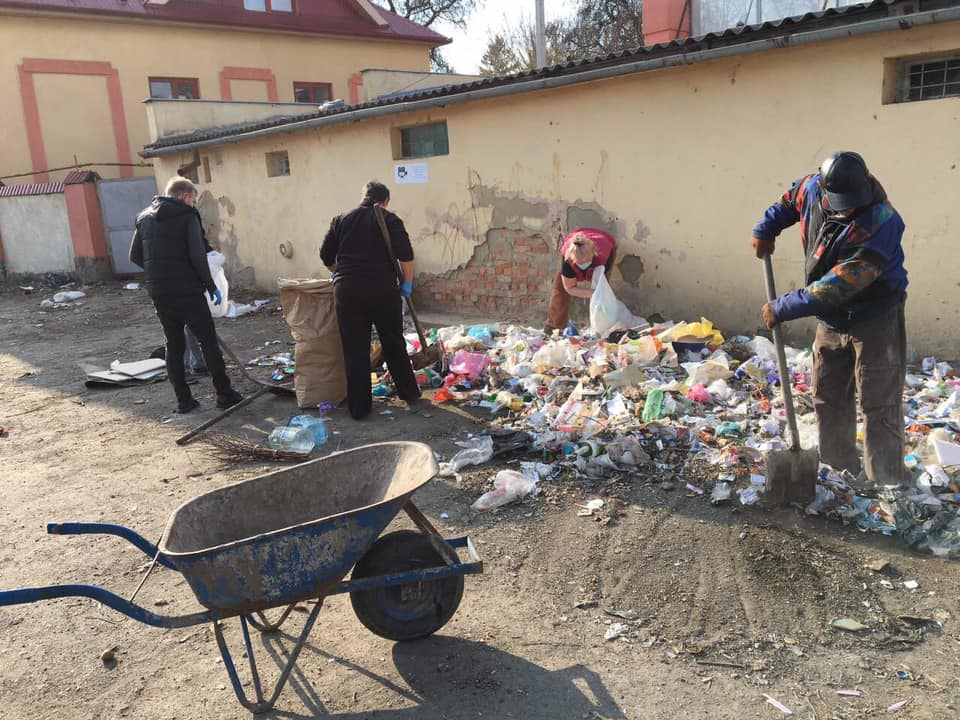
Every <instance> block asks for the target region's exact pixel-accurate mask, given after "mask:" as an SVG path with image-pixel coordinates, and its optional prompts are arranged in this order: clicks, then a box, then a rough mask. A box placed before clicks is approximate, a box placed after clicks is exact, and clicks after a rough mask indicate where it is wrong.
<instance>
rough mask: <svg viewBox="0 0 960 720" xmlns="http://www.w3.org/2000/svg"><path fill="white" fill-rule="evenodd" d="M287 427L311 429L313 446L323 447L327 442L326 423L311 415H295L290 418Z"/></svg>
mask: <svg viewBox="0 0 960 720" xmlns="http://www.w3.org/2000/svg"><path fill="white" fill-rule="evenodd" d="M287 427H302V428H311V429H312V430H313V441H314V444H315V445H323V444H324V443H325V442H327V438H328V437H329V434H328V432H327V423H326V421H325V420H324V419H323V418H316V417H313V415H297V416H296V417H292V418H290V422H288V423H287Z"/></svg>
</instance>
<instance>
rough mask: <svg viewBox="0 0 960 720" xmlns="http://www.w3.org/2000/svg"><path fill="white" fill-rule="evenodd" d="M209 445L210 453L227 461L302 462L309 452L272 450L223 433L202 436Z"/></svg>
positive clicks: (308, 455)
mask: <svg viewBox="0 0 960 720" xmlns="http://www.w3.org/2000/svg"><path fill="white" fill-rule="evenodd" d="M204 442H205V443H206V444H207V445H209V446H210V448H211V454H212V455H213V456H214V457H215V458H217V459H218V460H222V461H224V462H229V463H241V462H249V461H252V460H272V461H274V462H303V461H304V460H306V459H307V458H309V457H310V453H299V452H293V451H291V450H274V449H273V448H269V447H266V446H264V445H258V444H256V443H252V442H250V441H249V440H241V439H239V438H235V437H231V436H229V435H223V434H213V435H209V436H207V437H206V438H204Z"/></svg>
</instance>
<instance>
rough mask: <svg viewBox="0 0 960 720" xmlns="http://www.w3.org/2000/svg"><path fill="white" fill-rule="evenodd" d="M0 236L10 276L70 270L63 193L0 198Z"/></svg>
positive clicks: (70, 251) (71, 261)
mask: <svg viewBox="0 0 960 720" xmlns="http://www.w3.org/2000/svg"><path fill="white" fill-rule="evenodd" d="M0 236H2V237H3V251H4V256H5V264H6V271H7V272H8V273H10V274H12V275H20V274H23V275H27V274H34V273H48V272H71V273H72V272H73V271H74V251H73V240H72V238H71V235H70V220H69V218H68V216H67V203H66V200H65V199H64V196H63V193H57V194H54V195H29V196H26V197H9V198H0Z"/></svg>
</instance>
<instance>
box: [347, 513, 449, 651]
mask: <svg viewBox="0 0 960 720" xmlns="http://www.w3.org/2000/svg"><path fill="white" fill-rule="evenodd" d="M444 564H445V563H444V560H443V558H442V557H441V556H440V554H439V553H438V552H437V551H436V550H434V549H433V545H431V544H430V540H429V538H427V536H426V535H424V534H423V533H420V532H417V531H414V530H399V531H397V532H392V533H389V534H388V535H384V536H383V537H381V538H380V539H379V540H377V542H375V543H374V544H373V545H372V546H371V548H370V549H369V550H367V552H366V554H365V555H364V556H363V557H362V558H360V562H358V563H357V564H356V566H355V567H354V569H353V575H352V578H353V579H360V578H366V577H374V576H376V575H386V574H388V573H398V572H407V571H412V570H422V569H425V568H430V567H437V566H442V565H444ZM462 597H463V576H462V575H458V576H456V577H449V578H441V579H439V580H429V581H427V582H413V583H408V584H406V585H394V586H392V587H382V588H373V589H371V590H358V591H356V592H352V593H350V602H351V603H352V604H353V611H354V612H355V613H356V614H357V618H358V619H359V620H360V622H362V623H363V624H364V626H366V628H367V629H368V630H370V631H371V632H373V633H374V634H376V635H379V636H380V637H382V638H386V639H388V640H399V641H404V640H418V639H420V638H425V637H427V636H428V635H432V634H433V633H435V632H436V631H437V630H439V629H440V628H442V627H443V626H444V625H446V624H447V622H448V621H449V620H450V618H452V617H453V614H454V613H455V612H456V611H457V608H458V607H459V606H460V599H461V598H462Z"/></svg>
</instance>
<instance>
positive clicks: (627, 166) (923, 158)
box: [158, 24, 960, 358]
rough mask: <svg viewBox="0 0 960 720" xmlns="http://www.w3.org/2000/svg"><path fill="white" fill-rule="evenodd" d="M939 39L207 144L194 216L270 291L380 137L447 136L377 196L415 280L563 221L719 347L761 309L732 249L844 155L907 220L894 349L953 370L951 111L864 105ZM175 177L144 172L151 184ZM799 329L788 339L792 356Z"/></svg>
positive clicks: (898, 35)
mask: <svg viewBox="0 0 960 720" xmlns="http://www.w3.org/2000/svg"><path fill="white" fill-rule="evenodd" d="M958 27H960V26H958V24H952V25H940V26H933V27H928V28H921V29H914V30H910V31H907V32H899V31H898V32H893V33H887V34H883V35H875V36H870V37H865V38H859V39H848V40H845V41H835V42H830V43H822V44H819V45H816V46H807V47H801V48H791V49H784V50H776V51H771V52H764V53H757V54H752V55H746V56H742V57H739V58H733V59H727V60H722V61H714V62H710V63H704V64H697V65H691V66H688V67H682V68H674V69H668V70H660V71H655V72H650V73H645V74H640V75H633V76H628V77H626V78H621V79H615V80H606V81H599V82H594V83H591V84H587V85H576V86H571V87H567V88H563V89H557V90H549V91H541V92H537V93H531V94H524V95H517V96H513V97H507V98H501V99H494V100H485V101H476V102H471V103H466V104H460V105H451V106H448V107H447V108H444V109H437V110H433V111H430V112H419V113H407V114H404V115H396V116H391V117H387V118H382V119H378V120H372V121H365V122H362V123H358V124H350V125H337V126H331V127H327V128H321V129H316V130H305V131H301V132H297V133H294V134H290V135H281V136H274V137H272V138H268V139H263V140H258V141H250V142H245V143H242V144H237V145H224V146H222V147H220V148H218V149H217V152H218V153H219V155H220V157H221V158H222V165H221V167H220V168H219V169H218V171H217V172H215V173H214V176H213V178H212V180H213V182H212V183H211V185H210V186H207V187H205V189H206V190H207V191H208V194H207V195H205V203H206V207H207V209H208V210H207V211H208V212H211V213H213V215H215V216H218V217H219V219H220V220H221V222H222V228H221V236H222V238H223V239H224V240H225V246H226V247H227V249H228V251H229V252H230V253H231V254H232V256H233V259H232V263H233V266H234V269H235V271H236V272H239V271H240V269H241V268H247V269H248V272H249V269H252V271H253V273H255V278H256V282H257V284H258V285H260V286H262V287H264V288H270V287H272V286H273V283H274V282H275V279H276V278H277V277H278V276H300V277H303V276H309V275H318V274H324V271H323V270H322V268H321V264H320V261H319V258H318V257H317V248H318V247H319V244H320V241H321V240H322V236H323V233H324V231H325V229H326V227H327V224H328V223H329V220H330V218H331V217H332V216H333V215H334V214H335V213H336V212H340V211H343V210H345V209H348V208H350V207H352V206H353V205H354V204H355V203H356V202H357V200H358V195H359V188H360V186H361V185H362V183H363V182H365V181H366V180H369V179H371V178H381V179H388V180H389V179H390V178H392V172H393V166H394V160H393V157H392V154H391V152H392V151H391V142H390V134H391V129H392V128H393V127H396V126H399V125H408V124H414V123H418V122H425V121H428V120H431V119H446V121H447V123H448V128H449V137H450V153H451V154H450V155H449V156H447V157H438V158H430V159H428V160H427V161H426V162H428V164H429V171H430V183H429V184H427V185H401V186H392V191H393V198H392V203H391V209H393V210H395V211H396V212H398V213H399V214H400V215H401V217H403V218H404V219H405V221H406V223H407V227H408V229H409V230H410V233H411V236H412V237H413V239H414V246H415V250H416V253H417V263H418V270H419V271H420V272H421V273H423V272H428V273H438V272H443V271H447V270H453V269H455V268H456V267H458V266H461V265H462V264H463V263H465V262H467V261H468V260H469V259H470V258H471V257H472V255H473V251H474V248H475V246H476V245H477V244H479V243H481V242H483V241H484V240H485V239H486V237H487V232H488V231H489V230H491V229H494V228H498V227H515V228H523V229H526V230H527V231H528V232H531V233H534V232H540V233H543V234H544V235H545V236H546V237H551V238H552V237H554V236H555V235H556V233H558V232H562V231H565V230H566V229H567V227H566V221H567V217H568V215H567V213H568V211H569V209H570V208H571V207H574V208H581V209H583V208H585V209H592V210H594V211H595V212H596V213H597V214H598V215H599V216H601V217H602V218H603V219H605V220H609V221H610V222H612V223H614V225H615V227H616V228H617V234H618V237H619V240H620V242H621V249H620V255H619V261H620V262H622V261H623V259H624V258H625V257H627V256H628V255H634V256H636V257H638V258H639V259H640V261H641V262H642V264H643V268H644V272H643V273H642V275H640V276H639V279H638V280H637V281H636V282H634V283H627V282H625V281H624V279H623V277H622V274H621V272H620V271H619V270H618V271H615V273H614V280H615V287H617V289H618V292H620V294H621V296H622V297H624V298H625V299H627V300H628V301H629V304H630V305H631V306H632V309H633V310H634V311H636V312H641V313H642V312H650V311H654V310H658V311H660V312H662V313H663V314H664V315H665V316H667V317H673V318H676V319H682V318H691V319H695V318H697V317H699V316H700V315H701V314H704V315H706V316H707V317H709V318H711V319H712V320H714V321H715V322H716V323H718V324H720V325H722V326H723V327H725V328H727V329H729V330H734V331H752V330H754V329H756V327H757V325H758V312H759V307H760V305H761V304H762V302H763V300H764V290H763V282H762V270H761V265H760V263H759V262H758V261H757V260H756V259H754V258H753V256H752V254H751V251H750V247H749V239H750V236H751V228H752V226H753V224H754V223H755V222H756V221H757V220H758V219H759V217H760V216H761V214H762V213H763V211H764V210H765V209H766V207H767V206H768V205H770V204H771V203H773V202H775V201H776V200H777V199H778V198H779V196H780V195H781V193H782V192H783V191H784V190H785V189H786V188H787V187H789V185H790V183H791V181H792V180H793V179H794V178H796V177H799V176H802V175H804V174H806V173H809V172H813V171H815V170H816V168H817V166H818V165H819V163H820V161H821V160H822V158H823V157H824V156H826V155H827V154H828V153H829V152H831V151H832V150H834V149H854V150H857V151H860V152H861V153H862V154H863V155H864V156H865V158H866V159H867V162H868V164H869V165H870V167H871V169H872V170H873V172H874V173H875V175H876V176H877V177H878V178H879V179H880V181H881V182H882V183H883V184H884V186H885V187H886V188H887V191H888V193H889V195H890V198H891V201H892V202H893V204H894V205H895V206H896V207H897V209H898V210H899V211H900V212H901V214H902V215H903V216H904V218H905V221H906V225H907V232H906V236H905V238H904V249H905V252H906V258H907V268H908V270H909V272H910V280H911V287H910V290H909V292H910V299H909V302H908V323H909V335H910V341H911V343H912V345H913V346H914V347H915V348H918V349H919V350H920V351H922V352H936V353H938V354H940V355H944V356H948V357H953V358H956V357H958V356H960V330H958V327H960V325H958V324H957V322H956V319H955V312H956V307H957V305H958V299H960V292H958V283H960V261H958V259H957V257H958V256H957V253H956V237H957V231H958V220H957V214H956V198H957V197H958V196H960V168H958V166H960V126H958V118H960V98H949V99H942V100H935V101H926V102H917V103H907V104H891V105H883V104H882V98H881V94H882V85H883V68H884V61H885V59H889V58H892V57H897V56H905V55H912V54H915V53H924V52H942V51H947V50H956V49H958V48H960V31H958ZM825 78H828V79H829V81H828V82H824V81H823V80H824V79H825ZM277 149H286V150H287V151H288V152H289V153H290V164H291V173H292V174H291V176H290V177H287V178H270V179H268V178H266V177H265V173H264V169H263V168H264V161H263V154H264V153H265V152H267V151H270V150H277ZM177 161H178V158H168V159H165V160H163V161H162V162H161V163H159V164H160V166H161V167H160V169H159V171H158V172H159V175H160V177H161V179H164V178H165V177H166V175H167V174H169V173H170V172H171V171H172V170H173V169H174V168H175V167H176V162H177ZM281 241H292V242H293V243H294V244H295V247H296V254H295V256H294V258H293V259H292V260H286V259H284V258H283V257H281V256H280V254H279V252H278V251H277V247H278V244H279V242H281ZM801 254H802V253H801V248H800V243H799V235H798V230H797V229H796V228H793V229H790V230H788V231H786V232H785V233H784V235H783V236H782V237H781V241H780V244H779V246H778V248H777V252H776V255H775V260H776V262H775V265H776V271H777V276H778V279H779V289H780V290H781V292H782V291H786V290H789V289H791V288H795V287H797V286H798V285H799V284H801V283H802V280H803V277H802V260H801ZM423 279H426V278H425V276H423V275H421V277H420V280H423ZM548 291H549V288H548V287H546V286H545V287H544V289H543V295H544V302H545V301H546V296H547V294H548ZM522 310H523V309H521V308H518V314H520V312H521V311H522ZM802 327H803V326H802V325H799V326H798V325H795V326H794V327H793V333H794V337H795V338H796V337H798V329H800V328H802ZM807 327H808V328H809V325H808V326H807Z"/></svg>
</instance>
